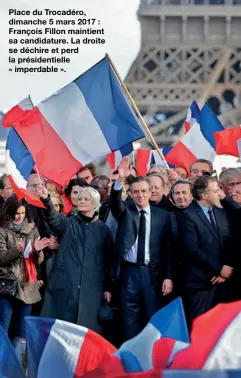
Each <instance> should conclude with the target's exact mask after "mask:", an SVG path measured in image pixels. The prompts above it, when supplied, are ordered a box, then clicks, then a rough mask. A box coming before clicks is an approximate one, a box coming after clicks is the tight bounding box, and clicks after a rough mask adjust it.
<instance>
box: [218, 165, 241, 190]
mask: <svg viewBox="0 0 241 378" xmlns="http://www.w3.org/2000/svg"><path fill="white" fill-rule="evenodd" d="M239 184H241V171H240V169H238V168H228V169H225V170H224V171H223V172H222V173H221V174H220V176H219V185H220V187H221V188H222V189H223V191H224V193H225V194H226V195H228V194H230V191H231V190H232V189H233V188H234V187H235V186H236V185H239Z"/></svg>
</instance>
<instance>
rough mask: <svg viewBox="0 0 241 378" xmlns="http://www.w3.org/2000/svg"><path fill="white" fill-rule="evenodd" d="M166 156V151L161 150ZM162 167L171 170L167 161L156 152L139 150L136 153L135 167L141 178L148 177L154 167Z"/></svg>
mask: <svg viewBox="0 0 241 378" xmlns="http://www.w3.org/2000/svg"><path fill="white" fill-rule="evenodd" d="M161 151H162V153H163V155H164V156H165V154H166V150H165V149H162V150H161ZM154 164H156V165H162V166H163V167H165V168H169V166H168V164H167V162H166V161H163V160H162V159H161V157H160V155H159V154H158V152H157V151H156V150H144V149H138V150H137V151H136V158H135V166H136V169H137V172H138V175H139V176H146V175H147V173H148V171H149V169H150V168H151V166H152V165H154Z"/></svg>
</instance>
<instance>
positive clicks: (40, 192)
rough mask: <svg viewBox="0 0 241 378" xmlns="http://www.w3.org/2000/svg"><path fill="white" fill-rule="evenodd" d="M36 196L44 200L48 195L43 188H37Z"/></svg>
mask: <svg viewBox="0 0 241 378" xmlns="http://www.w3.org/2000/svg"><path fill="white" fill-rule="evenodd" d="M37 195H38V196H39V198H43V199H46V198H48V195H49V193H48V191H47V189H46V188H45V187H44V186H39V187H38V189H37Z"/></svg>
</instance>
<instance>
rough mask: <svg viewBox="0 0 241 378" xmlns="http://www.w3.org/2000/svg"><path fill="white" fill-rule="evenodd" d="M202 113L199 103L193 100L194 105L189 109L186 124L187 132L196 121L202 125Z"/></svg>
mask: <svg viewBox="0 0 241 378" xmlns="http://www.w3.org/2000/svg"><path fill="white" fill-rule="evenodd" d="M200 115H201V113H200V109H199V107H198V104H197V103H196V101H193V103H192V105H191V106H190V108H189V109H188V112H187V118H186V121H185V124H184V127H185V130H186V132H188V131H189V130H190V128H191V127H192V126H193V125H195V123H198V124H199V125H200Z"/></svg>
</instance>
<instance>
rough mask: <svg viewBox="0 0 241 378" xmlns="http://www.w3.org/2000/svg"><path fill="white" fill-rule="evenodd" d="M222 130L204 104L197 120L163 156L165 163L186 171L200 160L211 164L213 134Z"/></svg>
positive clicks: (213, 142) (218, 122)
mask: <svg viewBox="0 0 241 378" xmlns="http://www.w3.org/2000/svg"><path fill="white" fill-rule="evenodd" d="M199 122H200V123H199ZM222 130H224V127H223V126H222V124H221V123H220V121H219V120H218V118H217V117H216V115H215V114H214V113H213V112H212V110H211V109H210V107H209V106H208V105H207V104H205V105H204V107H203V108H202V110H201V113H200V117H199V119H197V120H196V121H195V122H194V123H193V124H192V127H190V129H189V130H188V131H187V132H186V134H185V135H184V136H183V137H182V138H181V140H180V141H179V142H177V143H176V144H175V146H174V147H173V148H172V149H171V150H170V151H169V152H168V153H167V154H166V155H165V158H166V160H167V162H168V163H170V164H173V165H175V166H183V167H185V168H186V169H187V170H189V167H190V165H191V164H192V163H193V162H194V161H195V160H197V159H200V158H203V159H207V160H210V161H211V162H213V161H214V159H215V157H216V150H215V139H214V133H215V132H218V131H222Z"/></svg>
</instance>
